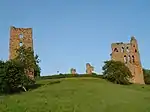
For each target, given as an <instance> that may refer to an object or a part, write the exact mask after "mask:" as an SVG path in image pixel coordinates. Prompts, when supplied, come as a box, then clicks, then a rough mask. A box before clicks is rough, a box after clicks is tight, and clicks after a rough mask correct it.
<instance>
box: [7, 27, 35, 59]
mask: <svg viewBox="0 0 150 112" xmlns="http://www.w3.org/2000/svg"><path fill="white" fill-rule="evenodd" d="M9 42H10V43H9V59H14V58H15V57H16V56H17V54H16V49H18V48H19V47H20V46H22V45H24V46H25V47H31V48H32V49H33V40H32V28H15V27H14V26H11V27H10V41H9Z"/></svg>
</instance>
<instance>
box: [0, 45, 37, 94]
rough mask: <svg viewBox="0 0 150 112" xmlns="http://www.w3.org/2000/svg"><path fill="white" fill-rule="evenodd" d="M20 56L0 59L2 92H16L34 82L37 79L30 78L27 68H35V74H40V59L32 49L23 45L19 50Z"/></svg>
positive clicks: (0, 91) (0, 88) (0, 89)
mask: <svg viewBox="0 0 150 112" xmlns="http://www.w3.org/2000/svg"><path fill="white" fill-rule="evenodd" d="M17 52H18V56H17V57H16V58H15V59H13V60H9V61H6V62H4V61H0V93H14V92H18V91H20V89H23V90H24V91H26V86H28V85H30V84H34V82H35V80H33V79H31V78H29V76H28V74H26V72H25V70H26V69H31V68H32V69H33V70H34V75H35V76H40V67H39V65H38V63H39V59H38V56H37V55H36V56H35V57H34V54H33V52H32V50H31V49H25V48H24V47H21V48H20V49H18V50H17Z"/></svg>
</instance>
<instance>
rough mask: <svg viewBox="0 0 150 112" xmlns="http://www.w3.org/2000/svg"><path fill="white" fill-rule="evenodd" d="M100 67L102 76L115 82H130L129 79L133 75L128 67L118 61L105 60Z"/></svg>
mask: <svg viewBox="0 0 150 112" xmlns="http://www.w3.org/2000/svg"><path fill="white" fill-rule="evenodd" d="M104 63H105V65H104V66H103V67H102V69H103V71H104V72H103V75H104V78H105V79H107V80H109V81H111V82H113V83H116V84H125V85H126V84H130V82H129V79H130V78H132V77H133V76H132V75H131V72H130V70H129V68H128V67H127V66H126V65H125V64H124V63H122V62H120V61H113V60H111V61H105V62H104Z"/></svg>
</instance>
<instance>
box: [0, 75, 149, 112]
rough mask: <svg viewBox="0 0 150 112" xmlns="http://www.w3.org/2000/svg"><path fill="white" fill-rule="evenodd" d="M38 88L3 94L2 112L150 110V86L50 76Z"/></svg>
mask: <svg viewBox="0 0 150 112" xmlns="http://www.w3.org/2000/svg"><path fill="white" fill-rule="evenodd" d="M37 83H38V84H42V86H40V87H39V88H37V89H34V90H32V91H28V92H26V93H21V94H15V95H9V96H0V112H150V87H149V86H146V85H144V86H142V85H130V86H123V85H115V84H112V83H109V82H107V81H105V80H102V79H100V78H67V79H57V80H56V79H49V80H40V81H38V82H37Z"/></svg>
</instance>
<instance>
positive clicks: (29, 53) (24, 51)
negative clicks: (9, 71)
mask: <svg viewBox="0 0 150 112" xmlns="http://www.w3.org/2000/svg"><path fill="white" fill-rule="evenodd" d="M15 60H18V61H20V62H21V63H23V64H24V69H25V71H33V72H34V77H38V76H40V71H41V68H40V67H39V65H38V64H39V62H40V60H39V57H38V55H35V56H34V52H33V50H32V48H31V47H28V48H25V46H22V47H20V48H19V49H17V57H16V58H15Z"/></svg>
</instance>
